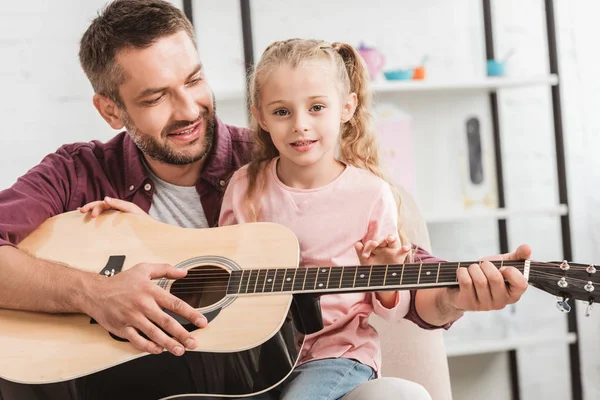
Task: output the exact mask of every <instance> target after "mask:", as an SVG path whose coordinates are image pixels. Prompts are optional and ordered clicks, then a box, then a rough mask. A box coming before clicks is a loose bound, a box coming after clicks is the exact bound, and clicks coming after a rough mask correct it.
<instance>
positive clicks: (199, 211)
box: [147, 168, 209, 228]
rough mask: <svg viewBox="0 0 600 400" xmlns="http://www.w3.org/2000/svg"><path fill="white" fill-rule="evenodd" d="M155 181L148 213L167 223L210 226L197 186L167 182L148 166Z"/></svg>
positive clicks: (195, 226)
mask: <svg viewBox="0 0 600 400" xmlns="http://www.w3.org/2000/svg"><path fill="white" fill-rule="evenodd" d="M147 170H148V174H149V176H150V179H152V181H153V182H154V195H153V196H152V205H151V206H150V210H149V211H148V214H150V216H151V217H152V218H154V219H156V220H158V221H160V222H164V223H165V224H169V225H174V226H179V227H182V228H208V227H209V226H208V221H207V220H206V214H204V209H203V208H202V202H201V201H200V195H199V194H198V192H197V191H196V187H195V186H177V185H173V184H172V183H169V182H165V181H163V180H162V179H160V178H159V177H158V176H156V175H154V174H153V173H152V171H150V169H149V168H147Z"/></svg>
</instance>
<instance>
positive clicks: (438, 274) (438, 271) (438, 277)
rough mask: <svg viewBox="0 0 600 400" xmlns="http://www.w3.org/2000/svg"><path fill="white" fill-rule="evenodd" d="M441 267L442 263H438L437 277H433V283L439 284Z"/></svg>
mask: <svg viewBox="0 0 600 400" xmlns="http://www.w3.org/2000/svg"><path fill="white" fill-rule="evenodd" d="M441 266H442V263H441V262H440V263H438V268H437V275H436V277H435V283H440V267H441Z"/></svg>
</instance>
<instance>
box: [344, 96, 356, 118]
mask: <svg viewBox="0 0 600 400" xmlns="http://www.w3.org/2000/svg"><path fill="white" fill-rule="evenodd" d="M357 106H358V98H357V97H356V93H350V94H349V95H348V98H347V99H346V102H345V103H344V104H343V105H342V122H348V121H350V120H351V119H352V117H353V116H354V112H355V111H356V107H357Z"/></svg>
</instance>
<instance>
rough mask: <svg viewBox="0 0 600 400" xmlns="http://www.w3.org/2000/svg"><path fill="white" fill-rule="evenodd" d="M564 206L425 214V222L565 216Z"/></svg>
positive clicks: (565, 208)
mask: <svg viewBox="0 0 600 400" xmlns="http://www.w3.org/2000/svg"><path fill="white" fill-rule="evenodd" d="M567 211H568V209H567V206H566V204H559V205H557V206H547V207H531V208H498V209H477V210H472V211H457V212H449V213H440V214H427V213H425V222H427V223H428V224H439V223H446V222H461V221H470V220H475V219H506V218H509V217H515V216H534V215H548V216H555V215H567Z"/></svg>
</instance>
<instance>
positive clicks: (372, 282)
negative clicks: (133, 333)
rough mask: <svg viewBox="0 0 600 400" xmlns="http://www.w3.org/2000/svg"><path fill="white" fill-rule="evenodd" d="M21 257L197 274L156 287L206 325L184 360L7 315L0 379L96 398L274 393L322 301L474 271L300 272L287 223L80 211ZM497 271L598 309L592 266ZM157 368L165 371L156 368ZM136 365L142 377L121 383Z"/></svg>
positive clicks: (451, 266) (51, 225) (0, 343)
mask: <svg viewBox="0 0 600 400" xmlns="http://www.w3.org/2000/svg"><path fill="white" fill-rule="evenodd" d="M18 247H19V248H20V249H22V250H24V251H26V252H28V253H30V254H32V255H34V256H36V257H39V258H41V259H46V260H52V261H54V262H57V263H61V264H65V265H67V266H70V267H73V268H78V269H82V270H86V271H90V272H94V273H100V274H102V275H106V276H107V278H106V279H112V278H111V276H113V275H115V274H117V273H119V272H120V271H124V270H127V269H128V268H131V267H133V266H134V265H136V264H138V263H141V262H157V263H169V264H172V265H175V266H176V267H177V268H181V269H186V270H188V274H187V275H186V277H185V278H183V279H179V280H169V279H158V280H156V281H155V282H156V284H157V285H159V286H160V287H161V288H163V289H164V290H167V291H169V292H170V293H172V294H174V295H175V296H177V297H179V298H180V299H182V300H184V301H185V302H187V303H189V304H190V305H192V306H193V307H194V308H197V309H198V310H199V311H201V312H202V313H203V314H204V315H206V316H207V318H208V320H209V324H208V326H207V327H206V328H204V329H197V328H195V327H194V326H193V325H192V324H190V323H189V321H186V320H184V319H183V318H180V319H179V321H180V322H181V323H182V324H184V326H185V327H186V328H188V330H190V331H191V334H192V336H193V337H194V338H195V339H196V343H197V345H198V347H197V348H196V349H194V350H188V351H187V352H186V355H185V356H183V357H175V356H172V355H170V354H169V353H167V352H164V353H163V354H162V355H150V354H148V353H144V352H141V351H138V350H136V349H135V348H134V347H133V346H132V345H131V344H130V343H129V342H127V341H126V340H123V339H121V338H119V337H116V336H114V335H112V334H109V333H108V332H107V331H106V330H105V329H103V328H102V327H101V326H100V325H98V324H96V323H95V322H94V321H93V320H92V319H90V317H89V316H86V315H80V314H47V313H36V312H24V311H14V310H2V309H0V378H3V379H6V380H8V381H12V382H16V383H20V384H35V385H49V384H53V383H57V382H67V381H69V382H70V383H71V384H72V385H74V387H78V388H79V389H81V387H83V386H81V385H84V386H85V385H87V386H86V387H95V389H94V390H96V391H98V390H101V389H99V387H100V388H102V387H105V385H111V384H112V385H118V384H125V383H124V382H128V383H130V384H131V382H135V385H138V387H142V386H144V387H146V386H150V387H152V384H153V382H155V381H156V380H160V379H167V378H166V376H167V375H168V374H169V373H172V375H174V376H176V377H181V375H182V374H183V375H185V374H189V373H190V372H189V371H196V370H198V369H199V370H200V372H199V373H196V372H195V373H194V376H193V377H192V379H188V381H193V385H191V386H190V384H187V383H186V384H184V383H182V384H181V385H175V386H176V387H177V388H178V389H177V392H170V393H160V394H158V396H159V397H160V396H162V398H165V399H166V398H169V399H170V398H183V397H185V398H192V397H203V396H225V397H245V396H251V395H254V394H257V393H261V392H264V391H267V390H269V389H270V388H273V387H275V386H276V385H277V384H278V383H280V382H281V381H282V380H284V379H285V378H286V377H287V376H288V375H289V374H290V373H291V371H292V370H293V368H294V366H295V364H296V362H297V360H298V357H299V354H300V351H301V348H302V344H303V340H304V334H305V333H310V331H311V329H310V327H309V329H307V325H310V326H314V325H315V324H314V320H315V318H314V316H311V317H310V318H306V315H309V314H311V312H310V311H311V306H310V305H311V304H313V305H314V302H311V301H310V299H314V298H315V296H314V295H325V294H330V293H345V292H366V291H382V290H407V289H426V288H435V287H450V286H457V280H456V269H457V267H459V266H460V265H469V264H471V263H472V262H443V263H435V264H420V263H413V264H401V265H366V266H331V267H303V268H298V260H299V246H298V241H297V239H296V237H295V235H294V234H293V233H292V232H291V231H290V230H289V229H288V228H286V227H284V226H281V225H278V224H274V223H251V224H244V225H237V226H229V227H220V228H210V229H185V228H178V227H174V226H170V225H166V224H163V223H160V222H157V221H155V220H152V219H150V218H148V217H144V216H136V215H132V214H127V213H120V212H116V211H108V212H105V213H103V214H101V215H100V216H99V217H98V218H95V219H91V218H89V217H87V216H84V215H82V214H80V213H79V212H77V211H75V212H69V213H65V214H61V215H58V216H55V217H53V218H50V219H48V220H47V221H46V222H45V223H43V224H42V225H41V226H40V227H39V228H38V229H37V230H36V231H34V232H33V233H31V234H30V235H29V236H28V237H27V238H26V239H25V240H23V241H22V242H21V243H20V244H19V245H18ZM494 264H495V265H496V266H497V267H499V268H500V267H502V266H513V267H516V268H518V269H519V270H520V271H521V272H522V273H523V274H524V276H525V277H526V278H527V279H528V282H529V284H530V285H532V286H534V287H537V288H539V289H541V290H543V291H545V292H548V293H550V294H553V295H556V296H559V297H560V298H561V300H559V302H558V306H559V308H560V309H561V310H562V311H568V310H569V304H568V300H570V299H575V300H583V301H585V302H587V303H589V305H590V306H591V305H592V304H593V303H594V302H595V293H596V291H597V289H596V287H597V286H598V284H599V280H598V277H597V274H596V269H595V268H594V266H593V265H583V264H575V263H567V262H564V261H563V262H548V263H547V262H536V261H531V260H522V261H505V262H501V261H498V262H494ZM73 290H77V288H73ZM132 290H133V289H132ZM307 299H309V301H306V300H307ZM307 304H308V306H307ZM317 306H318V304H317ZM303 309H305V310H308V311H307V312H306V314H305V313H304V312H303ZM312 310H313V311H314V307H313V308H312ZM313 314H314V313H313ZM311 318H312V319H311ZM317 322H318V321H317ZM317 329H318V328H317ZM312 330H313V331H314V330H315V329H312ZM156 358H158V360H160V362H161V363H160V365H162V366H163V367H164V368H163V369H162V370H161V371H155V370H153V369H152V370H151V369H150V368H149V367H148V365H149V364H150V363H149V361H150V360H151V359H156ZM178 363H179V364H178ZM127 364H130V365H131V366H133V367H134V368H133V370H135V371H137V374H136V376H134V377H132V376H123V372H122V371H123V368H122V367H123V366H124V365H127ZM192 364H195V366H194V365H192ZM181 368H183V369H181ZM194 368H196V369H194ZM181 371H184V372H181ZM186 371H187V372H186ZM102 382H106V383H102ZM182 382H183V381H182ZM94 385H95V386H94ZM96 395H97V396H100V395H98V393H97V392H96ZM107 396H108V395H107ZM84 397H85V396H84ZM99 398H102V397H101V396H100V397H99ZM106 398H113V397H106ZM154 398H156V397H154Z"/></svg>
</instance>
